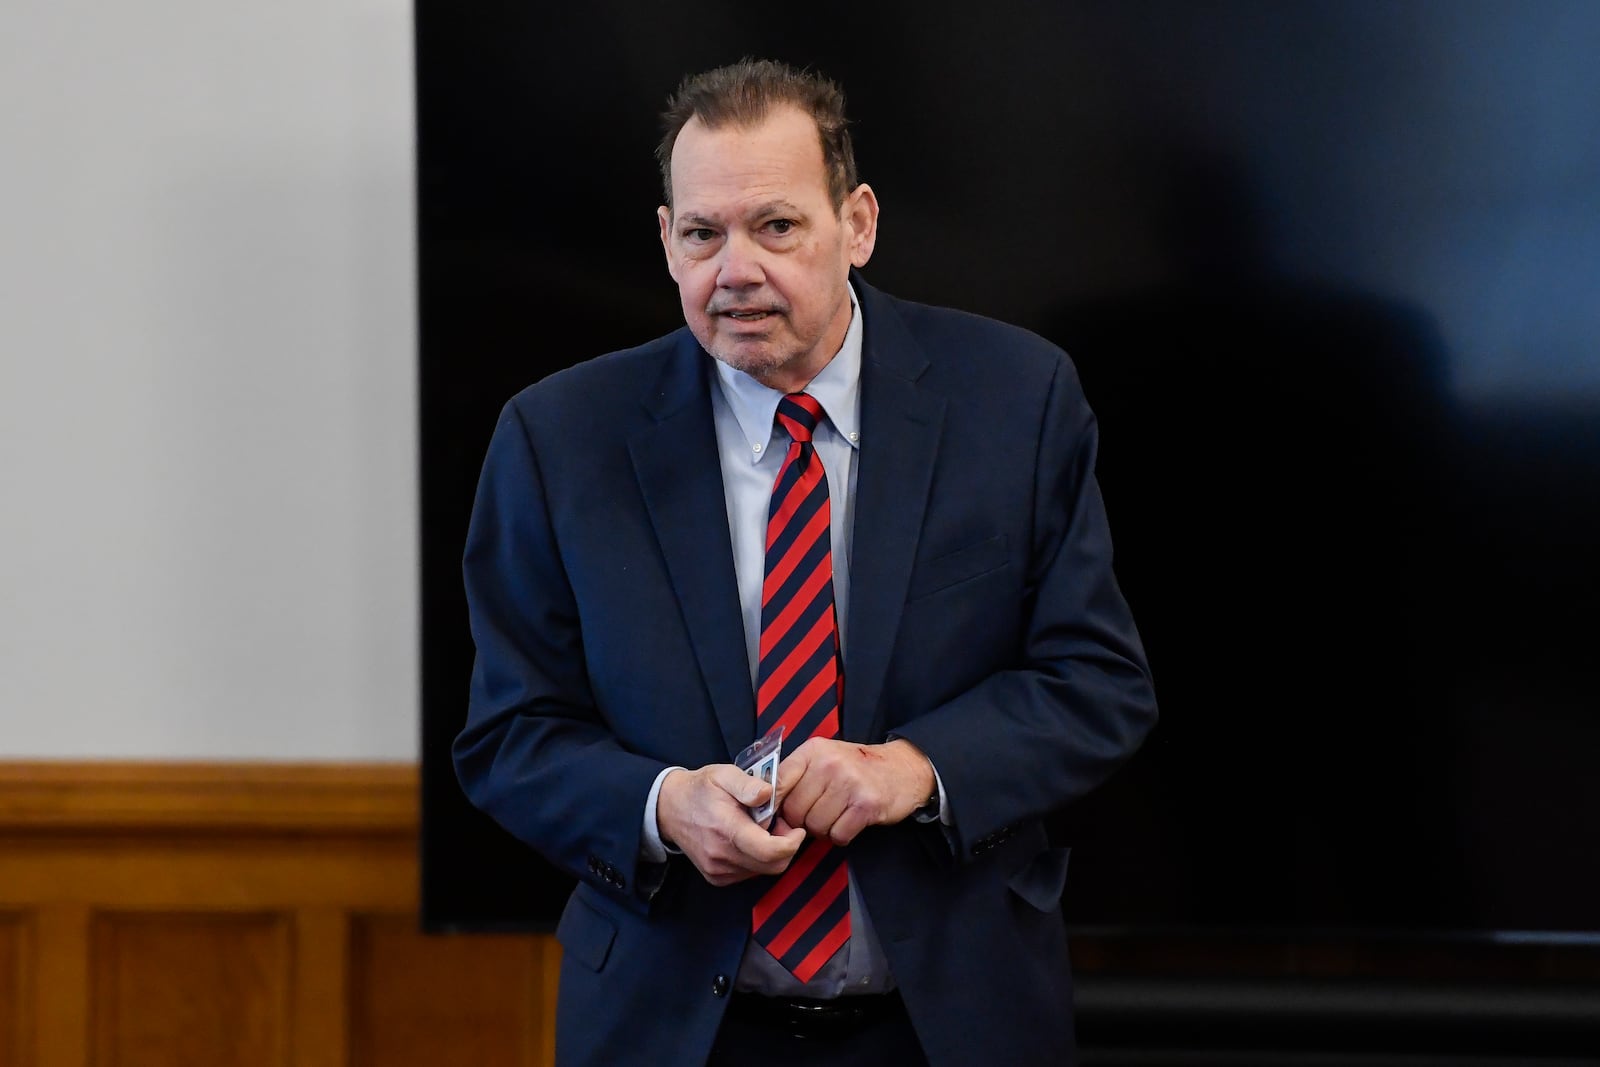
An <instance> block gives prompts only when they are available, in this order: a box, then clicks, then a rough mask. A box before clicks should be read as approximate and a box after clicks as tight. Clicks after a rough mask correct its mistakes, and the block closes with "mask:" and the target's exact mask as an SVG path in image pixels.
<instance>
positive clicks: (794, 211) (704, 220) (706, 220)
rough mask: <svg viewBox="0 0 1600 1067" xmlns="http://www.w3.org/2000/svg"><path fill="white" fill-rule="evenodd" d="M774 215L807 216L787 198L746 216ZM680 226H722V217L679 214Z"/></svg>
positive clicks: (764, 216) (759, 208)
mask: <svg viewBox="0 0 1600 1067" xmlns="http://www.w3.org/2000/svg"><path fill="white" fill-rule="evenodd" d="M773 215H793V216H795V217H796V218H802V219H803V218H805V212H803V211H801V210H800V208H798V207H797V206H795V205H794V204H791V203H790V202H789V201H787V200H769V201H767V202H766V203H765V204H762V205H761V206H759V207H757V208H756V209H755V210H754V211H751V212H749V213H748V214H747V215H746V217H747V218H752V219H764V218H770V217H771V216H773ZM677 224H678V225H679V226H721V225H722V224H723V223H722V220H721V219H714V218H711V217H710V216H708V215H699V214H695V213H694V212H689V213H686V214H683V215H679V216H678V222H677Z"/></svg>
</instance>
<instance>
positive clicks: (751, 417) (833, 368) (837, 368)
mask: <svg viewBox="0 0 1600 1067" xmlns="http://www.w3.org/2000/svg"><path fill="white" fill-rule="evenodd" d="M845 284H846V288H847V289H848V290H849V293H850V326H849V328H848V329H846V330H845V333H844V344H843V345H841V346H840V348H839V351H838V352H837V353H836V354H835V355H834V357H833V358H832V359H830V360H829V361H828V363H827V366H825V367H823V368H822V370H821V371H820V372H819V373H818V374H817V376H816V377H815V378H813V379H811V381H810V383H809V384H807V385H806V387H805V392H807V393H809V394H810V395H811V396H812V397H813V398H815V399H816V401H817V403H819V404H821V405H822V410H823V411H824V412H825V413H826V414H827V416H828V421H829V422H831V423H832V424H833V428H834V429H835V430H837V431H838V432H839V436H840V437H842V438H843V439H844V440H845V442H846V443H848V444H849V445H850V447H851V448H859V447H860V432H859V431H860V422H861V336H862V329H861V304H860V302H859V301H858V300H856V291H855V287H854V286H852V285H850V284H849V283H848V282H847V283H845ZM716 364H717V382H718V384H719V385H720V386H721V387H722V395H723V397H724V398H725V399H726V400H727V401H728V407H729V408H730V409H731V410H732V411H733V417H734V418H735V419H736V420H738V423H739V432H740V433H742V434H744V439H745V440H746V441H747V442H749V444H750V461H751V462H752V463H759V462H760V461H761V457H762V456H764V455H766V454H767V447H768V445H769V444H770V443H771V441H772V427H773V419H774V417H775V416H776V415H777V413H778V401H779V400H781V399H783V394H782V393H780V392H778V390H776V389H769V388H768V387H767V386H765V385H762V384H761V383H760V382H758V381H756V380H755V379H754V378H752V377H750V376H749V375H748V374H746V373H744V372H743V371H738V370H734V369H733V368H732V367H730V366H728V365H727V364H726V363H724V362H722V361H721V360H720V359H719V360H717V361H716ZM757 446H759V447H757Z"/></svg>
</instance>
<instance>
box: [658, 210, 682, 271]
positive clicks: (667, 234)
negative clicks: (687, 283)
mask: <svg viewBox="0 0 1600 1067" xmlns="http://www.w3.org/2000/svg"><path fill="white" fill-rule="evenodd" d="M656 219H657V220H658V221H659V222H660V223H661V251H663V252H665V253H666V255H667V273H668V274H670V275H672V280H673V281H677V280H678V267H677V262H676V260H675V259H674V258H673V255H672V209H671V208H670V207H667V206H666V205H665V204H662V205H661V206H660V207H658V208H656Z"/></svg>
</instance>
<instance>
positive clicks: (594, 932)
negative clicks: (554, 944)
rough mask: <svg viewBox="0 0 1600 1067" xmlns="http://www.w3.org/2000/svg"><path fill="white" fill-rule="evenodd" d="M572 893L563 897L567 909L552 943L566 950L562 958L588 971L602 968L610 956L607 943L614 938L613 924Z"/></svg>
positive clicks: (609, 943) (577, 893) (615, 932)
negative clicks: (557, 942)
mask: <svg viewBox="0 0 1600 1067" xmlns="http://www.w3.org/2000/svg"><path fill="white" fill-rule="evenodd" d="M579 892H581V890H579V891H574V892H573V894H572V896H570V897H568V898H567V907H566V910H564V911H563V912H562V913H561V922H560V923H559V924H557V926H556V940H557V941H559V942H560V943H561V947H562V948H563V949H564V950H565V951H566V958H567V959H570V960H572V961H574V962H576V963H581V964H583V965H584V966H585V967H587V968H589V969H590V970H591V971H598V970H600V969H601V968H602V967H604V966H605V965H606V957H607V956H609V955H610V954H611V943H612V942H613V941H615V940H616V939H617V925H616V923H614V922H612V921H611V920H610V919H608V918H606V917H605V916H604V915H602V914H600V913H599V912H598V911H596V910H595V909H594V907H593V906H592V905H590V904H587V903H585V902H584V900H583V898H582V897H581V896H580V895H579Z"/></svg>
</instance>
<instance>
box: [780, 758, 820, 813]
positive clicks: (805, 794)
mask: <svg viewBox="0 0 1600 1067" xmlns="http://www.w3.org/2000/svg"><path fill="white" fill-rule="evenodd" d="M827 788H828V779H827V777H826V775H824V774H822V773H821V768H818V767H812V768H811V769H810V770H808V772H807V773H806V775H805V776H804V777H802V778H801V779H800V780H799V781H797V782H795V783H794V785H793V786H792V787H791V788H790V789H789V792H788V795H787V796H785V797H784V798H783V817H784V818H785V819H787V820H788V821H789V825H790V826H806V825H808V824H807V822H806V820H807V818H808V817H809V815H810V813H811V807H812V805H814V804H815V803H816V802H817V798H818V797H820V796H821V795H822V794H823V793H824V792H825V791H826V790H827Z"/></svg>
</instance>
